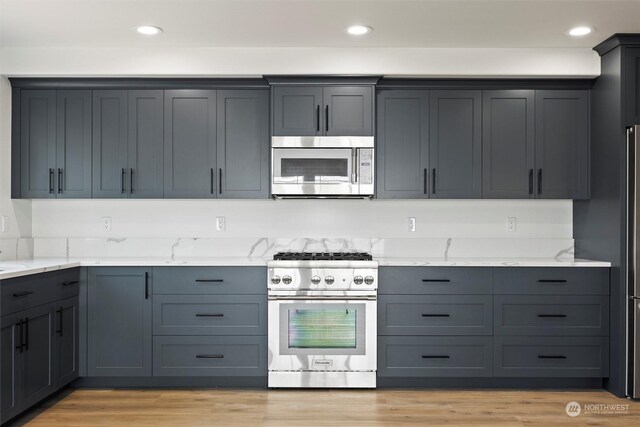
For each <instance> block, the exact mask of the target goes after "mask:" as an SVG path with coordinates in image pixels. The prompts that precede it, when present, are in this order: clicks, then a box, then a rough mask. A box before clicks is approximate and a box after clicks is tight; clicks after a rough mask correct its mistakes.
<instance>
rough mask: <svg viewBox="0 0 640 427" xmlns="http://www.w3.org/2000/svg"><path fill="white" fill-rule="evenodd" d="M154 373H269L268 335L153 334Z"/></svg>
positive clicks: (251, 374)
mask: <svg viewBox="0 0 640 427" xmlns="http://www.w3.org/2000/svg"><path fill="white" fill-rule="evenodd" d="M153 375H154V376H184V377H189V376H264V375H267V337H265V336H257V337H254V336H246V337H224V336H212V337H184V336H183V337H176V336H166V337H165V336H158V337H153Z"/></svg>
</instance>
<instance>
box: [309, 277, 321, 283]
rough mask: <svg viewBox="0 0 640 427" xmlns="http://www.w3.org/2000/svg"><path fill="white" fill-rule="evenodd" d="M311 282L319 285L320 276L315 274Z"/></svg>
mask: <svg viewBox="0 0 640 427" xmlns="http://www.w3.org/2000/svg"><path fill="white" fill-rule="evenodd" d="M311 283H313V284H314V285H317V284H318V283H320V276H313V277H312V278H311Z"/></svg>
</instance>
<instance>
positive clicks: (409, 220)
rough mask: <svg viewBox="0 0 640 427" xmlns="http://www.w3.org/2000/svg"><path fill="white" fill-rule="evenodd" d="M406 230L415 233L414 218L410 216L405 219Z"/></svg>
mask: <svg viewBox="0 0 640 427" xmlns="http://www.w3.org/2000/svg"><path fill="white" fill-rule="evenodd" d="M407 228H408V230H409V231H410V232H414V231H416V217H414V216H410V217H409V218H407Z"/></svg>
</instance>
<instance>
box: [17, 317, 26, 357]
mask: <svg viewBox="0 0 640 427" xmlns="http://www.w3.org/2000/svg"><path fill="white" fill-rule="evenodd" d="M23 324H24V321H23V320H20V321H19V322H18V323H16V329H17V328H20V330H19V331H18V340H19V343H18V345H17V346H16V350H19V351H20V353H22V347H24V340H23V339H22V331H23V330H24V326H23Z"/></svg>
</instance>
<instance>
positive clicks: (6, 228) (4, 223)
mask: <svg viewBox="0 0 640 427" xmlns="http://www.w3.org/2000/svg"><path fill="white" fill-rule="evenodd" d="M0 222H1V223H2V224H1V225H0V230H1V231H2V232H3V233H6V232H7V231H9V217H8V216H6V215H2V218H1V219H0Z"/></svg>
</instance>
